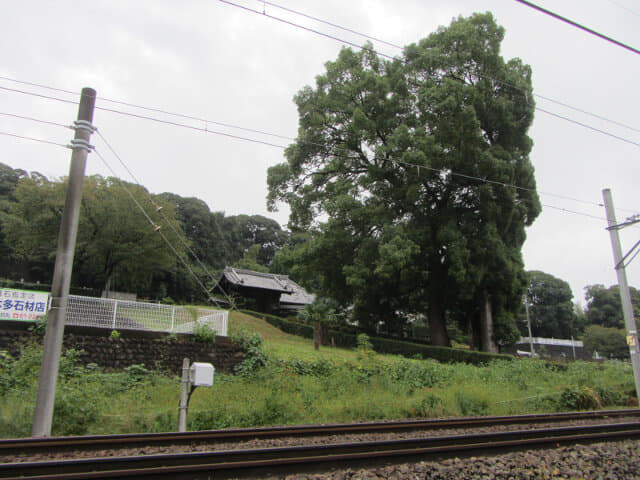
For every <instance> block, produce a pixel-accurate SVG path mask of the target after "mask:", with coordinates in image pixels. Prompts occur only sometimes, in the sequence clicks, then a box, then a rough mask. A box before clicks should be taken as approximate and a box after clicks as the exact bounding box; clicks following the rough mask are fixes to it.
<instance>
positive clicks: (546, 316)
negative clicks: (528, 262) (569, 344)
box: [520, 270, 584, 338]
mask: <svg viewBox="0 0 640 480" xmlns="http://www.w3.org/2000/svg"><path fill="white" fill-rule="evenodd" d="M527 274H528V277H529V285H528V287H527V296H526V301H528V302H529V318H530V320H531V332H532V334H533V336H534V337H546V338H571V337H572V336H574V337H577V336H578V334H580V333H582V330H583V329H584V325H581V324H579V323H578V316H577V315H576V312H575V309H574V305H573V301H572V300H573V293H572V292H571V287H570V286H569V284H568V283H567V282H565V281H564V280H562V279H560V278H557V277H554V276H553V275H550V274H548V273H545V272H540V271H537V270H533V271H530V272H527ZM522 320H523V321H522V322H520V331H521V333H522V334H523V335H528V332H527V327H526V317H524V316H523V318H522Z"/></svg>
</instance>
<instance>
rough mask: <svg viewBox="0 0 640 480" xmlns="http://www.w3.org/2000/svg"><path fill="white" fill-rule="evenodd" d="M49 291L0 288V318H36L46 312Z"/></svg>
mask: <svg viewBox="0 0 640 480" xmlns="http://www.w3.org/2000/svg"><path fill="white" fill-rule="evenodd" d="M48 305H49V293H47V292H33V291H28V290H14V289H11V288H0V319H2V320H27V321H29V320H38V319H39V318H41V317H43V316H44V315H45V313H47V306H48Z"/></svg>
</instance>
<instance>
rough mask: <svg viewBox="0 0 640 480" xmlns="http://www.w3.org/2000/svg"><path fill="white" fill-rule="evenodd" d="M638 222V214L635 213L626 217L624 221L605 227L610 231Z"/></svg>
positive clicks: (639, 218) (639, 219) (639, 216)
mask: <svg viewBox="0 0 640 480" xmlns="http://www.w3.org/2000/svg"><path fill="white" fill-rule="evenodd" d="M639 222H640V215H638V214H636V215H634V216H632V217H629V218H627V221H626V222H624V223H619V224H618V225H610V226H608V227H607V230H609V231H611V230H622V229H623V228H625V227H629V226H631V225H634V224H636V223H639Z"/></svg>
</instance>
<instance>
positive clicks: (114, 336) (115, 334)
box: [109, 330, 120, 340]
mask: <svg viewBox="0 0 640 480" xmlns="http://www.w3.org/2000/svg"><path fill="white" fill-rule="evenodd" d="M109 338H110V339H112V340H118V339H119V338H120V332H119V331H117V330H111V333H110V334H109Z"/></svg>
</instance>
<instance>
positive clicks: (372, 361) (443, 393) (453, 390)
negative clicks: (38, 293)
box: [0, 313, 634, 438]
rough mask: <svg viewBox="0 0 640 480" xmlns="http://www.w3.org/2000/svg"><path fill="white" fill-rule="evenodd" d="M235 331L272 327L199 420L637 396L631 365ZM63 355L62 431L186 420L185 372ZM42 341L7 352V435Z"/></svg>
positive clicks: (435, 410)
mask: <svg viewBox="0 0 640 480" xmlns="http://www.w3.org/2000/svg"><path fill="white" fill-rule="evenodd" d="M230 325H231V333H232V334H233V335H238V336H244V338H245V339H247V338H248V336H247V335H246V333H245V334H244V335H239V332H241V331H244V332H255V333H258V334H260V335H261V336H262V338H264V344H263V348H262V349H261V348H254V349H253V352H254V353H253V354H252V355H250V356H249V358H248V360H247V362H246V364H245V366H244V369H243V373H242V374H240V375H216V378H215V385H214V386H213V388H199V389H197V390H196V391H195V393H194V394H193V397H192V399H191V405H190V411H189V428H190V429H192V430H196V429H208V428H224V427H250V426H258V425H275V424H296V423H316V422H318V423H332V422H348V421H355V420H374V419H391V418H406V417H441V416H459V415H502V414H518V413H530V412H544V411H562V410H576V409H591V408H600V407H623V406H626V405H629V404H631V405H633V401H634V399H633V398H632V395H633V392H634V387H633V376H632V372H631V368H630V366H629V365H626V364H622V363H607V364H595V363H585V362H575V363H570V364H566V365H554V364H549V363H547V362H544V361H540V360H529V359H523V360H517V361H513V362H504V361H497V362H493V363H492V364H490V365H488V366H481V367H478V366H472V365H465V364H455V365H453V364H440V363H438V362H435V361H431V360H408V359H404V358H400V357H396V356H388V355H378V354H375V353H374V352H366V351H350V350H344V349H336V348H331V347H324V348H321V349H320V351H315V350H314V349H313V344H312V341H311V340H307V339H303V338H300V337H295V336H292V335H288V334H285V333H283V332H281V331H280V330H278V329H276V328H275V327H272V326H271V325H269V324H267V323H265V322H263V321H262V320H259V319H256V318H253V317H250V316H246V315H243V314H239V313H233V314H232V315H231V321H230ZM73 353H74V352H68V353H67V355H66V356H65V359H64V360H63V362H62V366H61V378H60V381H59V383H58V397H57V400H56V413H55V418H54V427H53V433H54V434H56V435H78V434H84V433H94V434H101V433H105V434H106V433H124V432H143V431H171V430H175V428H176V424H177V405H178V395H179V388H180V387H179V381H178V378H177V376H176V375H177V372H173V373H164V374H162V373H155V372H149V371H147V370H146V369H145V368H144V367H141V366H133V367H130V368H129V369H127V370H126V371H125V372H121V373H110V374H106V373H102V372H100V371H99V369H96V368H91V367H89V368H82V367H78V366H76V365H75V364H74V361H73V356H74V355H73ZM40 355H41V354H40V349H39V348H38V347H35V346H31V347H27V348H26V349H25V351H24V355H23V357H22V358H21V359H20V360H17V361H16V360H13V359H9V358H7V357H3V358H2V360H1V361H0V437H3V438H8V437H20V436H28V435H29V430H30V424H31V418H32V414H33V405H34V402H35V395H36V390H37V377H36V376H37V372H38V370H39V364H40V358H41V357H40Z"/></svg>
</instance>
